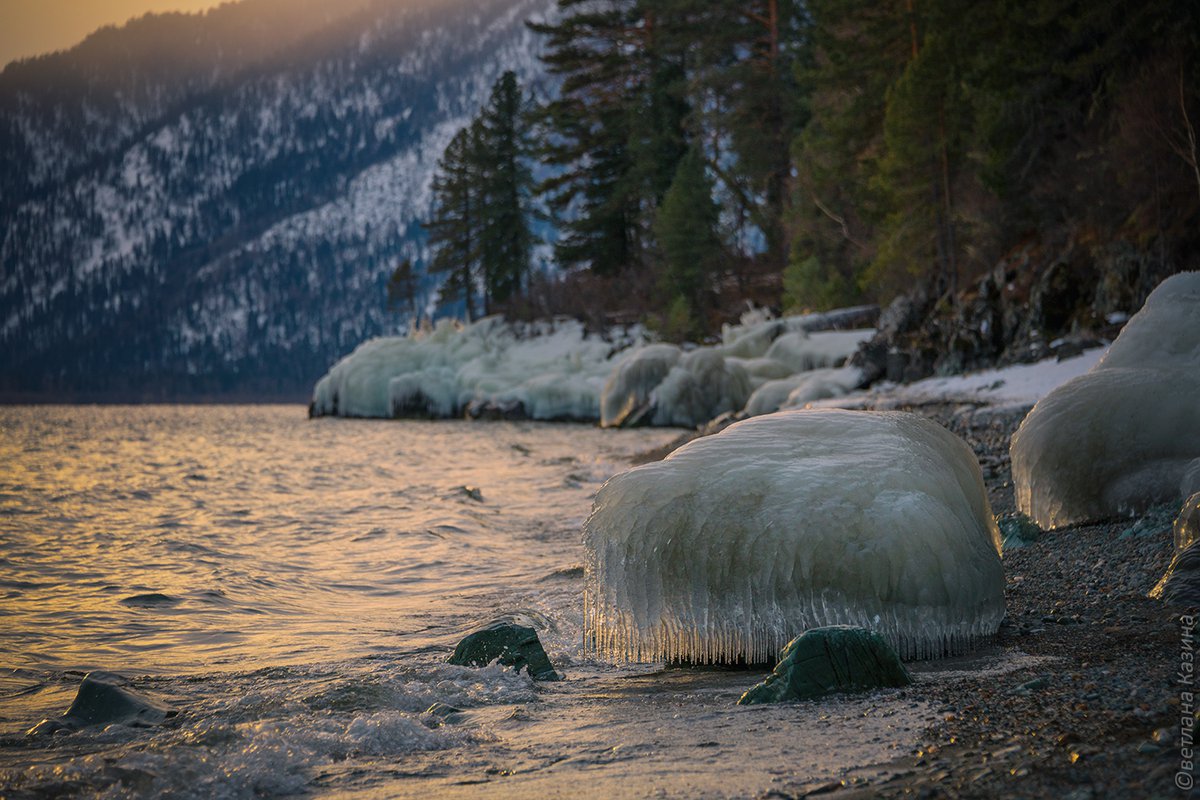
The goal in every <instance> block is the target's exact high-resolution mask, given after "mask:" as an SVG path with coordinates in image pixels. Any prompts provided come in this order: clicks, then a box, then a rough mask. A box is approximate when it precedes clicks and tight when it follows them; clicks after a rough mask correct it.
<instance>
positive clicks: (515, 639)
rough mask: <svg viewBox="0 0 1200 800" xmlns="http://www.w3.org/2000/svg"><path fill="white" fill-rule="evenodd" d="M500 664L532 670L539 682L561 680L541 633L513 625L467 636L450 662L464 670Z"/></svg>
mask: <svg viewBox="0 0 1200 800" xmlns="http://www.w3.org/2000/svg"><path fill="white" fill-rule="evenodd" d="M496 660H499V662H500V663H501V664H503V665H504V666H506V667H512V668H514V669H515V670H516V671H517V672H520V671H521V670H523V669H528V670H529V675H530V677H532V678H533V679H534V680H535V681H556V680H558V679H559V674H558V673H557V672H555V671H554V665H552V664H551V663H550V658H549V656H547V655H546V651H545V650H544V649H543V648H542V642H541V640H540V639H538V635H537V631H535V630H534V629H533V628H529V627H526V626H525V625H517V624H516V623H512V622H493V623H492V624H491V625H488V626H487V627H486V628H482V629H480V630H477V631H475V632H474V633H472V634H470V635H468V636H466V637H465V638H463V640H462V641H461V642H459V643H458V646H457V647H455V648H454V653H453V654H452V655H451V656H450V658H449V659H448V662H449V663H451V664H458V665H460V666H464V667H486V666H487V665H488V664H490V663H492V662H493V661H496Z"/></svg>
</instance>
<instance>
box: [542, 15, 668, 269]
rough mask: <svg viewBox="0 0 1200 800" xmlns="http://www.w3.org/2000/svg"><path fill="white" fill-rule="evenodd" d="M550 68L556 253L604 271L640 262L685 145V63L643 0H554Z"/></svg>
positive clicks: (546, 138) (546, 115)
mask: <svg viewBox="0 0 1200 800" xmlns="http://www.w3.org/2000/svg"><path fill="white" fill-rule="evenodd" d="M558 6H559V10H560V14H561V21H560V22H558V23H557V24H540V25H532V26H531V27H532V28H533V29H534V30H535V31H538V32H539V33H542V34H544V35H545V36H546V37H547V50H546V54H545V55H544V56H543V60H544V61H545V63H546V65H547V68H548V69H549V70H550V71H551V72H552V73H554V74H556V75H558V76H560V77H561V78H562V85H561V88H560V92H559V96H558V98H557V99H555V100H554V101H552V102H550V103H549V104H547V106H546V107H545V108H544V109H543V114H542V127H543V134H542V136H543V148H542V151H541V155H542V158H543V160H544V161H545V162H546V163H548V164H550V165H553V166H555V167H557V168H558V169H559V173H558V175H557V176H556V177H555V178H553V179H551V180H549V181H546V182H545V183H544V184H543V185H542V187H541V188H542V191H543V192H544V193H545V194H546V196H547V199H548V203H549V205H550V207H551V208H552V209H553V210H554V211H556V212H557V213H558V214H559V215H560V218H561V222H560V238H559V241H558V242H557V243H556V248H555V249H556V256H557V259H558V261H559V262H560V263H561V264H564V265H567V266H571V265H587V266H589V267H590V268H591V269H592V270H593V271H595V272H597V273H600V274H613V273H617V272H619V271H621V270H622V269H625V268H628V267H638V266H642V265H643V264H644V263H645V262H646V260H647V258H646V254H647V246H648V241H647V239H648V235H649V234H650V228H651V225H652V223H653V217H654V212H655V210H656V209H657V207H658V204H659V203H660V202H661V201H662V197H663V195H664V193H665V192H666V190H667V187H668V186H669V185H670V182H671V177H672V176H673V175H674V171H675V165H676V164H677V163H678V161H679V159H680V158H682V156H683V153H684V152H685V150H686V136H685V131H684V127H683V122H684V116H685V115H686V111H687V106H686V100H685V98H684V90H685V88H686V87H685V85H684V83H683V81H682V80H681V79H680V78H681V76H682V69H683V65H682V63H681V56H680V54H679V53H678V52H675V51H673V50H672V49H671V46H670V45H671V39H670V38H669V37H666V36H664V35H663V33H662V31H663V26H664V24H665V23H664V21H663V18H662V15H661V14H659V13H657V12H656V10H655V9H654V8H653V7H652V5H651V4H650V3H647V2H641V0H611V2H608V3H604V4H597V3H594V2H591V1H590V0H559V3H558Z"/></svg>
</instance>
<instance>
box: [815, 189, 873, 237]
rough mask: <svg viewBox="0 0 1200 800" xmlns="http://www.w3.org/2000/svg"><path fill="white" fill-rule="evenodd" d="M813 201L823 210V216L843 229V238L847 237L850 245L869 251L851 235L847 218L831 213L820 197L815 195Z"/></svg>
mask: <svg viewBox="0 0 1200 800" xmlns="http://www.w3.org/2000/svg"><path fill="white" fill-rule="evenodd" d="M812 201H813V203H814V204H815V205H816V207H817V208H818V209H820V210H821V213H822V214H824V215H825V216H827V217H829V218H830V219H831V220H833V221H834V222H836V223H837V224H838V225H839V226H840V227H841V229H842V236H844V237H846V241H848V242H850V244H852V245H855V246H856V247H858V248H859V249H860V250H866V249H867V246H866V245H865V244H863V243H862V242H860V241H858V240H857V239H855V238H854V237H853V236H851V235H850V226H849V225H847V224H846V219H845V217H841V216H838V215H837V214H835V213H833V212H832V211H830V210H829V208H828V207H827V206H826V205H825V204H824V203H822V202H821V199H820V198H819V197H817V196H816V195H815V194H814V195H812Z"/></svg>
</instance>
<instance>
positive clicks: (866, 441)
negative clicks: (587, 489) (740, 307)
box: [583, 410, 1004, 663]
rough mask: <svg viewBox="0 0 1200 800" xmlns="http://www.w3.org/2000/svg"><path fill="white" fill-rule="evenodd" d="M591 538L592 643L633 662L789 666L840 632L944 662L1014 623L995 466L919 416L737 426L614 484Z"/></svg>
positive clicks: (824, 416)
mask: <svg viewBox="0 0 1200 800" xmlns="http://www.w3.org/2000/svg"><path fill="white" fill-rule="evenodd" d="M583 539H584V544H585V546H586V548H587V559H588V561H587V584H588V585H587V594H586V597H585V601H584V606H585V608H584V616H585V638H586V641H587V644H588V646H589V647H592V648H594V649H595V650H596V651H597V652H598V653H599V654H601V655H602V656H605V657H608V658H612V659H616V660H628V661H660V660H668V661H671V660H684V661H695V662H727V663H731V662H736V661H739V660H745V661H748V662H751V663H773V662H774V659H775V657H776V655H777V654H778V652H779V650H780V649H781V648H782V647H783V646H784V645H786V644H787V643H788V642H789V641H790V640H791V639H793V638H794V637H795V636H797V635H799V634H800V633H803V632H804V631H805V630H808V629H810V628H815V627H821V626H826V625H859V626H861V627H864V628H868V629H870V630H875V631H877V632H879V633H880V635H882V636H883V637H884V638H885V639H887V640H888V642H889V643H891V644H892V645H893V646H894V647H895V648H896V649H897V651H898V652H899V653H900V654H901V656H902V657H904V658H906V659H912V658H930V657H939V656H943V655H947V654H954V653H960V652H963V651H965V650H967V649H969V648H970V647H972V646H973V645H974V644H975V643H976V642H977V641H979V640H980V639H982V638H984V637H988V636H991V635H992V634H994V633H995V631H996V629H997V628H998V626H999V624H1000V620H1001V619H1002V617H1003V616H1004V580H1003V572H1002V568H1001V563H1000V538H999V531H998V529H997V527H996V523H995V520H994V518H993V517H992V514H991V510H990V507H989V505H988V501H987V496H986V493H985V491H984V487H983V480H982V478H981V475H980V470H979V465H978V462H977V461H976V460H975V456H974V454H973V453H972V452H971V450H970V448H969V447H968V446H967V445H966V444H965V443H964V442H962V441H961V440H960V439H958V438H957V437H956V436H954V435H953V434H951V433H949V432H948V431H947V430H945V429H944V428H942V427H941V426H939V425H937V424H936V423H934V422H931V421H929V420H926V419H923V418H921V417H917V416H915V415H911V414H905V413H900V412H887V413H872V412H859V411H842V410H827V411H813V410H804V411H782V412H779V413H776V414H770V415H766V416H761V417H755V418H753V419H749V420H746V421H744V422H740V423H737V424H735V425H732V426H730V427H729V428H727V429H726V430H725V431H723V432H721V433H719V434H716V435H714V436H709V437H706V438H703V439H698V440H696V441H694V442H691V443H690V444H687V445H685V446H684V447H681V448H680V449H678V450H676V451H675V452H674V453H672V454H671V455H670V456H668V457H667V458H666V459H665V460H664V461H661V462H658V463H654V464H647V465H644V466H641V467H637V468H635V469H632V470H629V471H627V472H624V473H622V474H620V475H617V476H616V477H614V478H612V479H611V480H610V481H608V483H606V484H605V485H604V487H603V488H602V489H601V490H600V492H599V494H598V495H597V497H596V501H595V504H594V506H593V509H592V513H591V516H590V517H589V518H588V520H587V522H586V523H585V525H584V535H583Z"/></svg>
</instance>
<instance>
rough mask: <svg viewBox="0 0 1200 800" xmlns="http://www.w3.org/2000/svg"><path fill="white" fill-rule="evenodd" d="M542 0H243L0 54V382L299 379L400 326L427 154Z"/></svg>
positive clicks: (15, 387)
mask: <svg viewBox="0 0 1200 800" xmlns="http://www.w3.org/2000/svg"><path fill="white" fill-rule="evenodd" d="M552 9H553V0H436V2H435V1H434V0H349V1H348V2H347V0H343V2H341V3H339V4H337V11H336V13H335V12H333V11H332V10H331V4H328V3H325V2H322V1H321V0H243V2H241V3H236V4H227V5H224V6H221V7H219V8H218V9H216V10H214V11H211V12H209V13H207V14H204V15H184V14H166V15H148V16H146V17H142V18H141V19H138V20H135V21H133V22H131V23H129V24H128V25H126V26H124V27H122V28H120V29H116V28H105V29H102V30H100V31H97V32H96V33H95V34H93V35H92V36H90V37H89V38H88V39H87V40H85V41H84V42H83V43H81V44H80V45H79V46H78V47H76V48H74V49H72V50H70V51H67V52H64V53H58V54H54V55H50V56H43V57H39V58H35V59H29V60H25V61H20V62H16V63H13V64H10V65H9V66H8V67H7V68H6V69H5V70H4V71H3V72H2V73H0V395H3V396H7V397H10V398H13V397H30V398H34V397H40V398H46V399H50V398H54V397H61V398H64V399H72V398H88V397H96V398H101V399H103V398H112V399H120V398H126V399H157V398H163V399H181V398H187V397H195V396H200V395H207V396H227V397H228V396H240V397H266V396H274V397H289V396H290V397H299V396H302V395H303V394H304V393H306V392H307V390H308V389H309V388H310V387H311V385H312V382H313V381H314V380H315V379H316V378H317V377H319V376H320V375H321V374H322V373H323V372H324V371H325V369H326V368H327V367H328V366H329V365H330V363H332V362H333V361H334V360H335V359H336V358H337V357H339V356H341V355H343V354H344V353H346V352H347V351H348V350H350V349H351V348H352V347H353V346H354V345H356V344H358V343H359V342H360V341H362V339H364V338H365V337H368V336H372V335H376V334H380V333H383V332H386V331H388V330H392V329H394V328H395V327H396V326H397V325H398V324H400V322H401V321H400V320H399V319H398V318H397V317H396V316H395V315H394V314H390V313H389V312H388V311H387V309H386V290H385V285H386V281H387V277H388V276H389V274H390V273H391V270H392V269H393V268H394V266H395V264H396V263H397V262H398V261H399V260H400V259H401V258H404V257H414V258H418V259H419V258H420V256H421V255H422V248H423V242H424V237H423V234H422V232H421V230H420V229H419V226H418V225H417V220H418V219H420V218H421V217H422V216H423V215H424V213H425V211H426V210H427V208H428V204H429V199H430V197H429V177H430V175H431V172H432V170H433V168H434V166H435V165H436V162H437V159H438V157H439V156H440V155H441V151H442V149H443V148H444V147H445V145H446V143H447V142H448V141H449V139H450V137H451V136H452V135H453V134H454V132H455V131H456V130H457V129H458V128H459V127H460V126H461V125H463V124H465V123H466V122H467V121H468V120H469V118H470V117H471V115H473V114H474V113H475V112H476V111H477V110H478V108H479V106H480V105H481V104H482V103H483V101H484V99H485V98H486V96H487V93H488V90H489V89H490V87H491V84H492V83H493V81H494V80H495V79H496V78H497V77H498V76H499V75H500V73H501V72H503V71H504V70H506V69H512V70H514V71H516V73H517V75H518V77H519V79H520V80H521V82H522V83H523V84H527V85H528V84H536V83H537V82H538V81H539V80H541V78H540V76H541V75H542V72H541V68H540V64H539V62H538V60H537V53H538V45H539V43H538V41H537V39H536V37H535V36H534V35H533V34H531V33H530V32H529V31H528V30H526V28H525V26H524V24H523V23H524V21H525V20H526V19H528V18H542V17H544V16H546V15H548V14H550V13H552ZM264 42H266V43H268V44H264ZM426 287H427V288H428V283H426Z"/></svg>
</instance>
